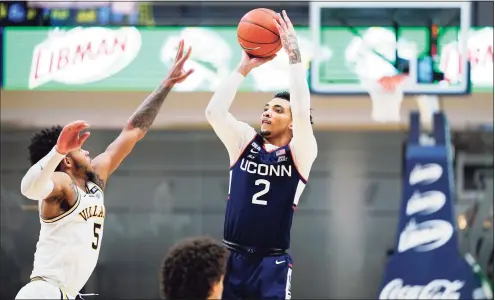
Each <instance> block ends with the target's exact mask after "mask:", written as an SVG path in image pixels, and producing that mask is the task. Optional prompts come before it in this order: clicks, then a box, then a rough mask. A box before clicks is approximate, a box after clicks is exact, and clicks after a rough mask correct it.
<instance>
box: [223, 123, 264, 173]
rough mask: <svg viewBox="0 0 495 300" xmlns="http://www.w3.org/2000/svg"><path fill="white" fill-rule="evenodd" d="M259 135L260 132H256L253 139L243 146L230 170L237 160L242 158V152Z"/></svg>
mask: <svg viewBox="0 0 495 300" xmlns="http://www.w3.org/2000/svg"><path fill="white" fill-rule="evenodd" d="M257 136H258V133H257V132H255V134H254V136H253V138H252V139H250V140H249V142H248V143H247V144H246V145H245V146H244V147H243V148H242V150H241V152H240V153H239V155H238V156H237V159H236V160H235V161H234V163H232V164H231V165H230V167H229V170H230V169H232V168H233V167H234V166H235V165H236V164H237V162H238V161H239V159H240V158H241V156H242V154H243V153H244V151H246V149H247V147H249V145H251V143H252V142H253V141H254V140H255V139H256V137H257Z"/></svg>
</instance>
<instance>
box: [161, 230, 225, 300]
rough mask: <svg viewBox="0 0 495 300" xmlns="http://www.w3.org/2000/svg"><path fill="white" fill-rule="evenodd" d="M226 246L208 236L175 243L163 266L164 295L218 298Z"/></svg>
mask: <svg viewBox="0 0 495 300" xmlns="http://www.w3.org/2000/svg"><path fill="white" fill-rule="evenodd" d="M226 262H227V249H225V247H223V246H222V245H221V244H220V243H218V242H217V241H215V240H213V239H211V238H208V237H195V238H189V239H186V240H183V241H181V242H179V243H178V244H176V245H174V246H173V247H172V248H171V249H170V250H169V252H168V253H167V256H166V257H165V261H164V262H163V266H162V273H161V285H162V286H161V288H162V293H163V296H165V299H169V300H172V299H198V300H199V299H221V298H222V291H223V278H224V275H225V264H226Z"/></svg>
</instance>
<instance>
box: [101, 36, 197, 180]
mask: <svg viewBox="0 0 495 300" xmlns="http://www.w3.org/2000/svg"><path fill="white" fill-rule="evenodd" d="M183 50H184V42H183V41H181V42H180V44H179V49H178V51H177V56H176V58H175V63H174V65H173V67H172V68H171V70H170V72H169V75H168V77H167V78H166V79H165V80H164V81H163V82H162V84H160V86H159V87H158V88H157V89H156V90H155V91H154V92H153V93H151V94H150V95H149V96H148V97H147V98H146V99H145V100H144V101H143V103H141V105H140V106H139V107H138V109H137V110H136V111H135V112H134V114H133V115H132V116H131V117H130V118H129V120H128V121H127V124H126V126H125V127H124V129H123V130H122V132H121V133H120V135H119V136H118V137H117V138H116V139H115V140H114V141H113V142H112V143H111V144H110V145H109V146H108V147H107V149H106V150H105V152H103V153H102V154H100V155H98V156H97V157H95V158H94V159H93V161H92V163H93V167H94V169H95V173H96V175H97V177H98V178H96V180H97V181H99V182H96V183H97V184H98V185H100V186H101V187H102V188H103V186H104V184H105V182H106V180H107V178H108V176H110V175H111V174H112V173H113V172H114V171H115V170H116V169H117V168H118V166H119V165H120V164H121V163H122V161H123V160H124V159H125V158H126V157H127V155H129V154H130V153H131V151H132V149H133V148H134V146H135V145H136V143H137V142H138V141H140V140H141V139H142V138H143V137H144V136H145V135H146V133H147V132H148V130H149V129H150V128H151V125H152V124H153V122H154V121H155V118H156V116H157V115H158V112H159V111H160V108H161V107H162V104H163V102H164V101H165V99H166V98H167V95H168V94H169V93H170V91H171V90H172V88H173V86H174V85H175V84H176V83H180V82H182V81H184V80H185V79H186V78H187V77H188V76H189V75H190V74H192V72H193V70H189V71H187V72H186V71H184V68H183V67H184V63H185V62H186V60H187V59H188V58H189V55H190V54H191V48H190V47H189V49H188V51H187V53H186V54H185V55H183Z"/></svg>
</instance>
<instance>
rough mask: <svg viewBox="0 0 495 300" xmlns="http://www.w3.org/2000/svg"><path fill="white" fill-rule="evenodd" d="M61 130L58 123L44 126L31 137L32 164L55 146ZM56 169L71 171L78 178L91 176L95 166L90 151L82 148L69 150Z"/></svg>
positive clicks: (30, 152)
mask: <svg viewBox="0 0 495 300" xmlns="http://www.w3.org/2000/svg"><path fill="white" fill-rule="evenodd" d="M61 132H62V126H60V125H56V126H52V127H49V128H44V129H42V130H41V131H39V132H37V133H35V134H34V135H33V136H32V137H31V141H30V144H29V147H28V149H29V160H30V161H31V165H34V164H35V163H37V162H38V161H40V160H41V159H42V158H43V157H45V156H46V155H47V154H48V153H49V152H50V151H51V150H52V149H53V147H55V145H56V144H57V140H58V137H59V135H60V133H61ZM55 171H57V172H65V173H70V174H71V175H73V176H76V177H78V178H90V177H91V175H92V174H93V168H92V166H91V157H90V156H89V152H88V151H86V150H84V149H82V148H78V149H76V150H73V151H71V152H69V153H68V154H67V155H66V156H65V158H64V159H63V160H62V161H61V162H60V164H59V165H58V166H57V169H56V170H55Z"/></svg>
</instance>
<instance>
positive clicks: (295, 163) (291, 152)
mask: <svg viewBox="0 0 495 300" xmlns="http://www.w3.org/2000/svg"><path fill="white" fill-rule="evenodd" d="M289 149H290V156H291V157H292V161H293V162H294V167H295V168H296V171H297V174H299V177H301V181H302V182H303V183H304V184H307V183H308V179H307V178H306V177H305V176H303V175H302V174H301V171H299V167H298V166H297V160H296V157H295V156H294V151H292V147H291V146H290V143H289Z"/></svg>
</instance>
